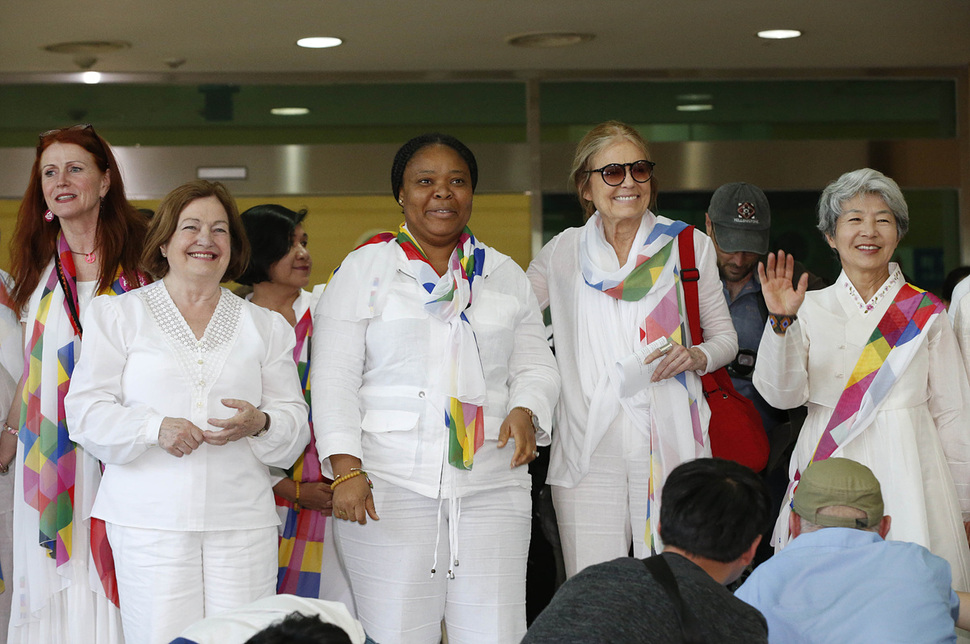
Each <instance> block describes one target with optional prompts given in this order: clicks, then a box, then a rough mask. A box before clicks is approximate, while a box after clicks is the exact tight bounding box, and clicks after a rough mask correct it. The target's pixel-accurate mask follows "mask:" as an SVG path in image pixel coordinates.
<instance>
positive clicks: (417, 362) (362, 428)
mask: <svg viewBox="0 0 970 644" xmlns="http://www.w3.org/2000/svg"><path fill="white" fill-rule="evenodd" d="M479 245H480V246H484V245H482V244H480V243H479ZM485 249H486V252H485V266H484V269H483V273H482V275H481V276H480V277H477V278H476V280H482V282H481V283H480V284H476V286H475V290H474V297H473V299H472V303H471V306H470V307H469V308H468V309H466V311H465V314H466V316H467V317H468V320H469V322H470V324H471V326H472V329H473V330H474V332H475V336H476V338H477V341H478V348H479V353H480V356H481V363H482V368H483V371H484V376H485V383H486V386H487V395H486V401H485V405H484V416H485V442H484V445H483V446H482V447H481V449H479V450H478V452H477V453H476V454H475V461H474V465H473V467H472V469H471V470H467V471H466V470H459V469H458V468H455V467H453V466H451V465H449V464H448V458H447V454H448V430H447V428H446V426H445V422H444V412H445V405H446V402H447V396H446V394H445V393H444V392H445V391H446V390H447V387H446V385H445V383H447V382H448V381H447V379H448V378H450V376H451V374H450V370H451V362H450V357H449V356H448V355H446V354H447V353H448V351H447V347H448V344H447V338H448V325H447V324H445V323H444V322H442V321H440V320H438V319H436V318H434V317H432V316H429V314H428V313H427V312H426V311H425V308H424V302H425V301H426V300H427V299H428V292H427V291H426V290H425V289H424V287H423V286H422V285H421V284H419V283H418V281H417V280H416V279H415V277H414V276H413V275H412V272H411V269H410V267H409V262H408V260H407V258H406V257H405V255H404V252H403V251H402V250H401V248H400V246H399V245H398V244H397V243H382V244H370V245H367V246H364V247H362V248H359V249H357V250H356V251H354V252H353V253H351V254H350V255H348V256H347V258H346V259H345V260H344V262H343V263H342V264H341V266H340V269H339V270H338V271H337V272H336V273H335V274H334V277H333V279H332V280H331V281H330V283H329V284H328V285H327V288H326V290H325V291H324V293H323V297H322V298H321V299H320V303H319V304H318V305H317V310H316V314H315V315H314V318H313V319H314V335H313V340H314V342H313V347H312V351H313V355H312V364H313V368H312V369H311V373H310V380H311V388H310V391H311V396H312V397H313V416H314V418H313V421H314V429H315V431H316V436H317V451H318V452H319V454H320V458H321V460H326V459H327V457H329V456H331V455H333V454H350V455H352V456H356V457H358V458H360V459H361V460H362V463H363V468H364V469H365V470H367V471H368V472H371V473H373V474H375V475H378V476H380V477H381V478H384V479H385V480H387V481H389V482H391V483H393V484H395V485H398V486H400V487H403V488H405V489H408V490H411V491H412V492H416V493H418V494H422V495H424V496H427V497H430V498H438V497H439V496H440V497H442V498H453V497H460V496H464V495H466V494H472V493H475V492H479V491H484V490H489V489H494V488H498V487H504V486H507V485H519V486H522V487H524V488H526V489H529V488H530V487H531V479H530V477H529V472H528V468H527V467H517V468H515V469H509V465H510V463H511V461H512V454H513V452H514V441H512V440H510V441H509V443H508V444H507V445H506V446H505V447H504V448H503V449H498V448H497V442H498V435H499V429H500V427H501V424H502V422H503V421H504V420H505V417H506V416H507V415H508V413H509V412H510V411H511V410H512V409H513V408H515V407H526V408H528V409H531V410H532V411H533V412H534V413H535V414H536V415H537V416H538V420H539V423H538V424H539V427H540V430H539V431H538V433H537V436H536V439H537V442H538V443H539V444H540V445H544V444H545V445H547V444H548V443H549V435H548V433H547V432H546V431H543V430H547V429H548V428H549V426H550V422H551V419H552V411H553V407H554V406H555V404H556V399H557V398H558V396H559V373H558V372H557V371H556V364H555V360H554V358H553V356H552V353H551V351H550V350H549V346H548V343H547V342H546V340H545V329H544V327H543V324H542V318H541V317H540V315H539V309H538V307H537V305H536V299H535V295H534V294H533V293H532V289H531V287H530V286H529V281H528V280H527V279H526V277H525V273H524V272H523V271H522V269H521V268H519V266H518V265H516V264H515V262H513V261H512V260H511V258H509V257H507V256H505V255H503V254H501V253H499V252H498V251H496V250H494V249H492V248H489V247H487V246H485ZM327 464H328V463H324V466H325V467H326V466H327Z"/></svg>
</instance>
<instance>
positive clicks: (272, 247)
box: [236, 203, 307, 286]
mask: <svg viewBox="0 0 970 644" xmlns="http://www.w3.org/2000/svg"><path fill="white" fill-rule="evenodd" d="M306 214H307V211H306V210H300V211H294V210H290V209H289V208H286V207H284V206H281V205H279V204H275V203H267V204H260V205H258V206H253V207H252V208H250V209H248V210H247V211H245V212H244V213H243V214H242V215H240V216H241V217H242V223H243V226H244V227H245V228H246V237H248V238H249V245H250V248H251V254H250V256H249V265H248V266H247V267H246V270H245V271H243V274H242V275H240V276H239V277H237V278H236V281H237V282H239V283H240V284H245V285H246V286H252V285H253V284H259V283H260V282H268V281H269V269H270V268H271V267H272V266H273V264H275V263H276V262H278V261H280V260H281V259H283V258H284V257H286V254H287V253H288V252H290V247H291V246H292V244H293V231H294V230H296V227H297V226H298V225H299V224H301V223H303V219H304V218H305V217H306ZM254 241H255V242H257V243H255V244H254V243H253V242H254Z"/></svg>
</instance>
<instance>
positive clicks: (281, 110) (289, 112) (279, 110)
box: [269, 107, 310, 116]
mask: <svg viewBox="0 0 970 644" xmlns="http://www.w3.org/2000/svg"><path fill="white" fill-rule="evenodd" d="M269 112H270V114H275V115H276V116H303V115H304V114H309V113H310V110H309V108H306V107H274V108H273V109H271V110H270V111H269Z"/></svg>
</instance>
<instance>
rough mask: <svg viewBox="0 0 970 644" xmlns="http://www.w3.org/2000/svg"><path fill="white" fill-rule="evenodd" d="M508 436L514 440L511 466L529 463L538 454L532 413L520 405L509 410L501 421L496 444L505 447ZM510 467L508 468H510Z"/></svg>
mask: <svg viewBox="0 0 970 644" xmlns="http://www.w3.org/2000/svg"><path fill="white" fill-rule="evenodd" d="M509 437H511V438H513V439H514V440H515V452H514V453H513V454H512V465H511V468H516V467H518V466H519V465H525V464H526V463H531V462H532V461H534V460H535V459H536V457H537V456H539V451H538V450H537V449H536V428H535V426H534V425H533V424H532V415H531V414H530V413H529V412H528V411H526V410H525V409H523V408H522V407H516V408H515V409H513V410H512V411H510V412H509V415H508V416H506V417H505V420H504V421H503V422H502V428H501V429H500V430H499V432H498V446H499V447H500V448H502V447H505V445H506V443H508V442H509ZM511 468H510V469H511Z"/></svg>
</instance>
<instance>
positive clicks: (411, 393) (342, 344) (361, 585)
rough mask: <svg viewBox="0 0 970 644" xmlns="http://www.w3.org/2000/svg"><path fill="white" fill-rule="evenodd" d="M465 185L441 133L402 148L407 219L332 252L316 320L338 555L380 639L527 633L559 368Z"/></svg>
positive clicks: (515, 638) (465, 167) (513, 269)
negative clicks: (542, 473) (543, 467)
mask: <svg viewBox="0 0 970 644" xmlns="http://www.w3.org/2000/svg"><path fill="white" fill-rule="evenodd" d="M477 180H478V166H477V164H476V162H475V157H474V155H473V154H472V153H471V151H470V150H469V149H468V148H467V147H466V146H465V145H464V144H462V143H461V142H460V141H458V140H457V139H455V138H454V137H451V136H447V135H441V134H427V135H424V136H420V137H417V138H415V139H412V140H410V141H408V142H407V143H405V144H404V146H402V147H401V149H400V150H398V152H397V155H396V156H395V159H394V163H393V165H392V168H391V189H392V194H393V195H394V198H395V199H396V200H397V202H398V204H399V205H400V206H401V208H402V210H403V213H404V223H403V224H401V226H400V228H399V229H398V230H397V231H394V232H387V233H381V234H379V235H377V236H375V237H373V238H372V239H371V240H370V241H368V242H366V243H365V244H364V245H362V246H361V247H360V248H358V249H357V250H355V251H354V252H352V253H351V254H350V255H348V256H347V257H346V258H345V259H344V261H343V263H342V264H341V266H340V269H339V270H338V271H336V272H335V273H334V276H333V278H332V279H331V281H330V283H329V284H327V289H326V291H324V293H323V297H322V298H321V299H320V304H319V306H318V307H317V313H316V316H315V317H314V321H315V323H316V325H317V326H316V331H317V335H316V338H315V342H314V344H313V361H314V367H313V372H312V374H311V380H312V382H313V398H314V403H315V405H314V409H315V411H316V430H317V450H318V452H319V454H320V456H321V457H323V458H324V459H328V460H329V464H330V465H331V466H332V468H333V478H334V484H333V513H334V514H333V515H334V518H336V519H339V520H338V521H336V522H335V526H334V532H335V534H336V537H337V548H338V551H339V552H340V556H341V558H342V559H343V561H344V564H345V565H346V567H347V572H348V573H349V575H350V582H351V587H352V589H353V592H354V599H355V600H356V602H357V611H358V615H359V618H360V621H361V623H362V624H363V625H364V629H365V630H366V631H367V633H368V634H369V635H370V636H371V637H372V638H374V640H376V641H378V642H381V644H395V643H396V642H406V643H412V642H414V643H422V644H424V643H427V644H431V643H432V642H434V643H437V642H440V641H441V624H442V620H443V621H444V624H445V628H446V630H447V635H448V641H449V642H451V644H464V643H468V642H480V643H482V644H485V643H487V644H513V643H514V644H518V642H519V641H520V640H521V639H522V636H523V635H524V634H525V625H526V616H525V571H526V559H527V556H528V552H529V537H530V526H531V519H532V502H531V498H530V496H529V490H530V488H531V485H532V480H531V478H530V477H529V472H528V468H527V467H522V466H523V465H526V464H528V463H529V462H530V461H532V460H533V459H534V458H535V457H536V455H537V454H538V452H536V443H537V440H538V441H544V442H548V440H549V436H548V433H547V431H548V429H549V422H550V419H551V416H552V408H553V406H554V405H555V401H556V398H557V396H558V394H559V374H558V373H557V372H556V366H555V362H554V360H553V357H552V354H551V352H550V351H549V346H548V344H547V343H546V340H545V328H544V327H543V325H542V318H541V317H540V315H539V310H538V307H537V305H536V300H535V296H534V295H533V294H532V289H531V288H530V287H529V282H528V280H527V279H526V277H525V273H524V272H523V271H522V269H521V268H519V267H518V266H517V265H516V264H515V262H514V261H512V259H511V258H509V257H508V256H506V255H503V254H501V253H499V252H498V251H496V250H494V249H492V248H491V247H489V246H486V245H485V244H483V243H481V242H480V241H478V240H477V239H476V238H475V236H474V235H473V234H472V232H471V230H470V229H469V228H468V222H469V219H470V217H471V214H472V196H473V193H474V190H475V185H476V183H477ZM537 432H538V436H537ZM510 439H511V440H512V441H514V443H515V447H514V449H504V450H503V449H501V448H503V447H505V446H506V444H508V442H509V440H510ZM365 470H366V471H365ZM369 483H370V484H372V485H373V488H372V487H371V485H369ZM368 517H370V519H371V520H372V521H371V522H368V520H367V519H368ZM378 517H380V520H378ZM459 550H460V556H459Z"/></svg>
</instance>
